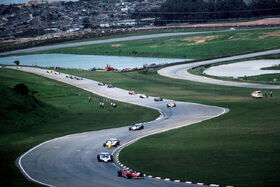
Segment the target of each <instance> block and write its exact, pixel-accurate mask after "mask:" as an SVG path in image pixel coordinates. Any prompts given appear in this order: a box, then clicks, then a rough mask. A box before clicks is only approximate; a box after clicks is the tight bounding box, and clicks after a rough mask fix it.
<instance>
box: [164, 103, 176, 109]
mask: <svg viewBox="0 0 280 187" xmlns="http://www.w3.org/2000/svg"><path fill="white" fill-rule="evenodd" d="M166 106H167V108H173V107H176V103H168V104H167V105H166Z"/></svg>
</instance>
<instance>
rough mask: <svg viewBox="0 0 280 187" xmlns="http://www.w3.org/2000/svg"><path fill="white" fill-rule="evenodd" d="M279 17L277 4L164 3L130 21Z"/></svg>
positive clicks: (255, 0) (259, 0)
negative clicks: (152, 18) (143, 18)
mask: <svg viewBox="0 0 280 187" xmlns="http://www.w3.org/2000/svg"><path fill="white" fill-rule="evenodd" d="M279 15H280V0H167V1H166V2H165V3H164V4H162V6H161V8H159V9H155V10H153V11H150V12H135V13H134V14H133V15H132V17H133V18H136V19H138V18H142V17H149V16H151V17H156V18H157V19H156V20H157V24H158V25H162V24H167V23H183V22H184V23H186V22H188V23H203V22H207V21H215V20H228V19H246V18H251V17H265V16H279Z"/></svg>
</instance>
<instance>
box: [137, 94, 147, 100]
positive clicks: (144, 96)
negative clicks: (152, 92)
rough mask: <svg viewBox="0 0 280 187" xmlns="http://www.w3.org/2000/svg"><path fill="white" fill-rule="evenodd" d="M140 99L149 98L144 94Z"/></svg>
mask: <svg viewBox="0 0 280 187" xmlns="http://www.w3.org/2000/svg"><path fill="white" fill-rule="evenodd" d="M139 97H140V98H141V99H145V98H148V97H149V96H147V95H145V94H143V95H140V96H139Z"/></svg>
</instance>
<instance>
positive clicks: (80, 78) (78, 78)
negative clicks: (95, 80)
mask: <svg viewBox="0 0 280 187" xmlns="http://www.w3.org/2000/svg"><path fill="white" fill-rule="evenodd" d="M74 79H76V80H78V81H79V80H83V78H82V77H74Z"/></svg>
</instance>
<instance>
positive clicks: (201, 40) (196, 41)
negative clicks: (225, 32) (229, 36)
mask: <svg viewBox="0 0 280 187" xmlns="http://www.w3.org/2000/svg"><path fill="white" fill-rule="evenodd" d="M216 38H218V36H204V37H203V36H195V37H190V38H185V39H183V40H182V41H184V42H193V43H191V44H188V45H198V44H201V43H205V42H207V41H211V40H214V39H216Z"/></svg>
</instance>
